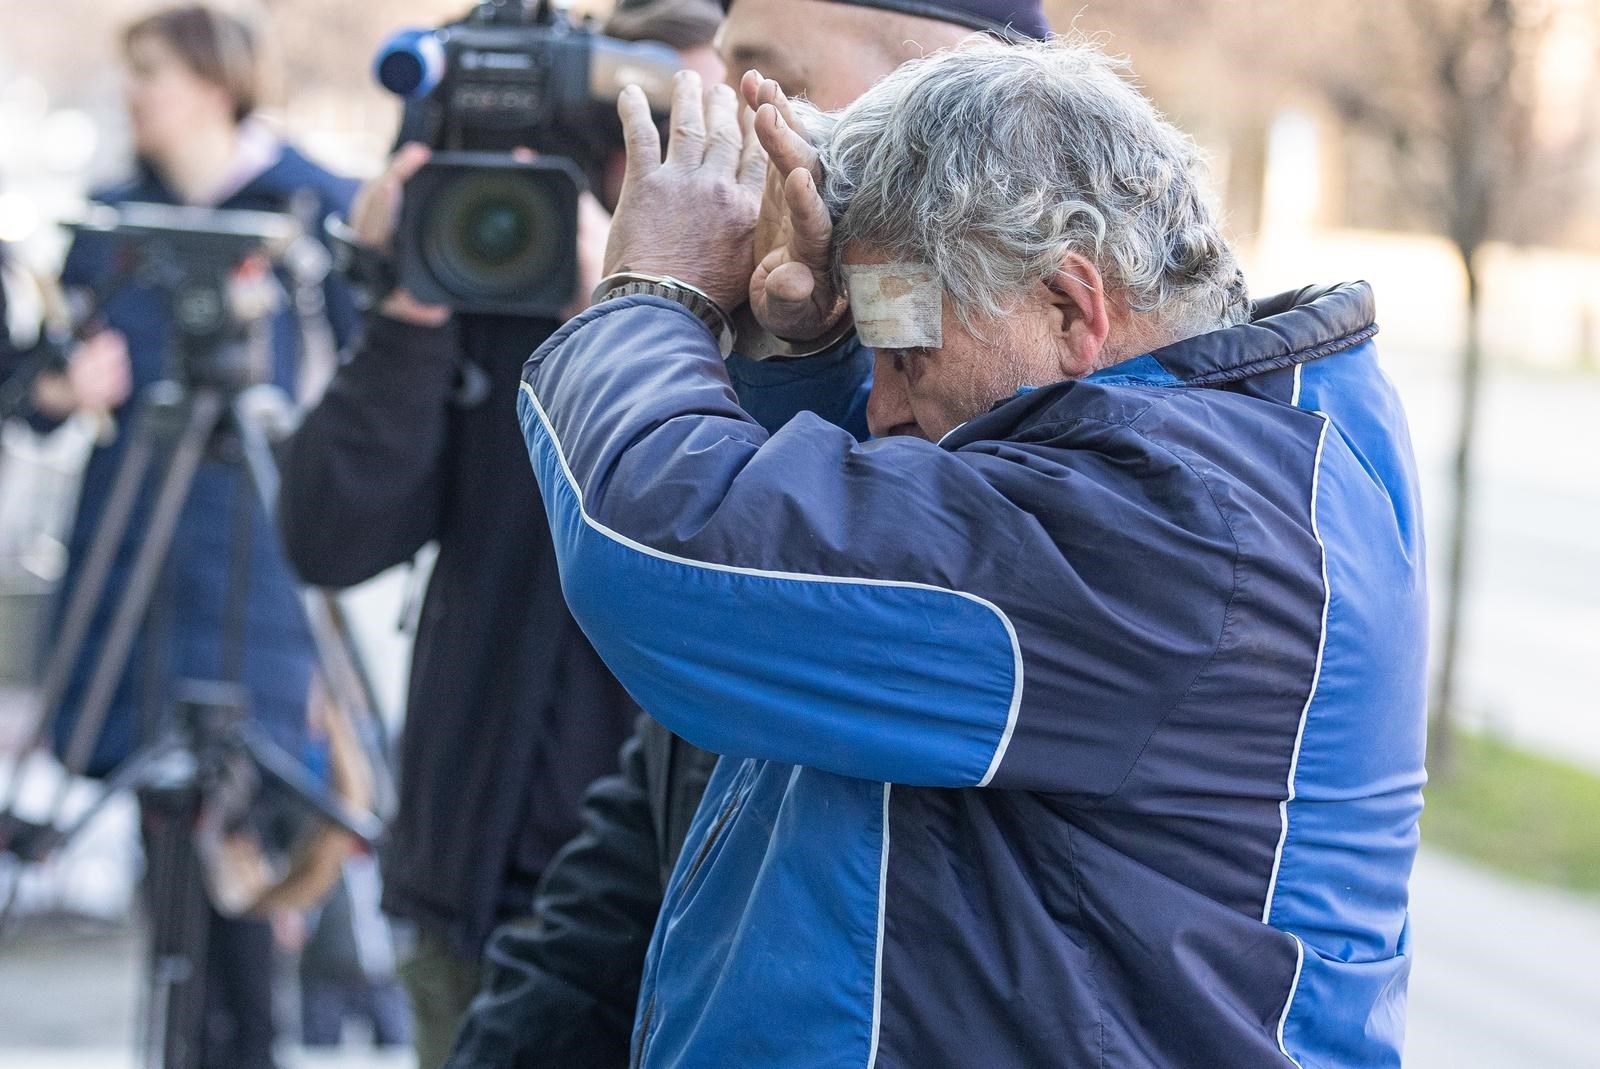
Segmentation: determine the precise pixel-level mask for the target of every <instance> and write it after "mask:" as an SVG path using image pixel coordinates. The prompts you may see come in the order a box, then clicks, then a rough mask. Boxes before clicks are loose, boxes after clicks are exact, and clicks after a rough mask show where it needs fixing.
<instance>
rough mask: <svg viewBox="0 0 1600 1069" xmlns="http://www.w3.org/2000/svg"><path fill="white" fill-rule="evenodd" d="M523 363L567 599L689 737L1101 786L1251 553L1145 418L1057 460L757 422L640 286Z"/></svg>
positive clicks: (860, 766) (685, 327) (1187, 665)
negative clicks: (1130, 553) (1142, 429)
mask: <svg viewBox="0 0 1600 1069" xmlns="http://www.w3.org/2000/svg"><path fill="white" fill-rule="evenodd" d="M525 377H526V381H525V383H524V390H523V396H522V399H521V402H520V405H519V412H520V416H521V420H522V425H523V430H524V434H525V437H526V440H527V444H528V447H529V451H530V455H531V457H532V459H533V464H534V470H535V474H536V476H537V478H538V480H539V483H540V486H541V489H542V490H543V496H544V501H545V505H546V509H547V511H548V513H549V518H550V523H551V529H552V533H553V535H554V539H555V544H556V547H557V553H558V557H559V560H560V563H561V575H562V584H563V588H564V590H565V592H566V595H567V600H568V602H569V604H570V605H571V607H572V610H573V613H574V615H575V616H576V618H577V619H578V621H579V622H580V623H581V624H582V625H583V627H584V629H585V631H586V632H587V633H588V635H589V637H590V639H591V641H592V642H593V643H594V645H595V647H596V649H597V650H598V651H599V652H600V653H601V655H602V656H603V657H605V659H606V660H607V662H608V664H609V665H610V666H611V668H612V670H613V671H614V672H615V673H616V674H617V676H618V677H619V678H620V679H621V680H622V682H623V683H624V684H625V685H626V686H627V687H628V689H629V690H630V692H631V693H633V694H634V696H635V697H636V698H637V699H638V700H639V702H640V704H641V705H642V706H643V707H644V709H645V710H646V711H647V712H649V713H650V714H651V715H653V716H655V717H656V718H657V719H658V720H660V721H662V722H663V723H664V724H665V725H666V726H667V727H669V728H670V729H672V730H673V731H676V732H677V733H678V734H680V735H682V736H683V737H685V738H686V739H688V740H689V741H690V742H692V743H694V744H695V745H697V746H700V747H703V748H705V749H709V750H713V751H716V752H719V753H723V754H728V755H733V756H745V757H761V758H767V759H771V760H778V761H783V762H787V763H792V764H801V765H807V766H811V767H815V768H820V769H823V770H826V771H830V772H835V773H838V774H841V775H848V776H854V777H858V778H862V779H871V780H880V781H889V782H896V783H906V784H912V785H919V786H941V787H966V786H985V785H993V786H1003V787H1019V788H1026V789H1034V790H1056V791H1063V792H1082V793H1095V794H1103V793H1108V792H1109V791H1111V790H1114V789H1115V787H1116V785H1117V784H1118V783H1119V782H1120V780H1121V779H1122V777H1123V776H1124V775H1126V773H1127V771H1128V769H1129V768H1130V767H1131V765H1132V763H1133V762H1134V761H1135V760H1136V759H1137V755H1138V752H1139V748H1140V747H1141V746H1142V744H1143V741H1144V739H1145V738H1147V737H1148V733H1149V731H1150V730H1153V729H1154V723H1153V722H1152V718H1159V717H1160V716H1161V715H1162V714H1163V713H1164V712H1165V711H1166V710H1168V709H1171V708H1172V707H1173V706H1174V705H1175V704H1176V703H1177V702H1178V701H1179V699H1180V698H1181V697H1182V695H1183V693H1184V690H1185V688H1186V687H1187V686H1188V685H1189V684H1190V683H1191V682H1192V680H1193V679H1194V677H1195V675H1196V674H1197V673H1198V671H1199V670H1200V667H1201V666H1202V665H1203V664H1204V663H1205V662H1206V661H1207V660H1208V658H1209V657H1210V656H1211V655H1212V653H1213V652H1214V650H1215V648H1216V644H1217V642H1218V640H1219V634H1220V630H1221V628H1222V626H1223V617H1224V611H1225V606H1226V602H1227V597H1228V594H1229V591H1230V588H1231V583H1232V574H1233V557H1234V554H1235V551H1236V547H1235V546H1234V544H1233V542H1232V539H1231V537H1230V535H1229V532H1228V530H1227V527H1226V524H1225V523H1224V522H1223V521H1222V519H1221V516H1220V513H1219V511H1218V509H1217V507H1216V505H1215V504H1214V502H1213V501H1212V500H1211V498H1210V497H1209V495H1208V494H1207V493H1206V492H1205V490H1204V487H1203V486H1202V485H1201V482H1200V479H1199V477H1198V476H1197V475H1196V474H1195V472H1194V470H1193V469H1192V466H1191V465H1190V464H1189V463H1187V462H1186V461H1185V460H1184V459H1183V458H1181V457H1178V456H1176V455H1174V454H1172V453H1171V451H1170V450H1166V449H1164V448H1162V447H1161V446H1159V445H1157V444H1156V443H1153V442H1150V441H1147V440H1146V439H1145V438H1144V437H1143V436H1142V435H1141V434H1140V433H1139V432H1138V430H1137V429H1136V428H1134V427H1132V426H1127V425H1118V426H1106V427H1103V428H1101V427H1096V428H1094V429H1093V432H1092V434H1091V435H1090V437H1091V438H1092V439H1093V440H1094V442H1095V445H1094V447H1093V448H1088V449H1081V450H1072V449H1060V448H1057V449H1053V450H1050V451H1040V450H1031V449H1029V448H1028V447H1027V446H1026V445H1023V444H1018V445H1014V444H1013V443H1010V442H998V443H986V444H983V445H981V446H980V447H977V448H973V449H963V450H961V451H953V450H950V449H945V448H941V447H939V446H936V445H933V444H932V443H929V442H925V441H920V440H912V439H905V438H897V439H889V440H884V441H877V442H872V443H868V444H866V445H862V444H860V443H858V442H857V441H856V440H855V439H854V438H853V437H852V436H851V435H850V434H848V433H847V432H845V431H843V430H841V429H840V428H838V427H835V426H832V425H830V424H828V423H826V422H825V421H823V420H822V419H820V418H818V417H816V416H815V415H812V414H809V413H803V414H801V415H799V416H797V417H795V418H794V419H792V420H790V421H789V422H787V423H786V424H784V425H783V427H782V428H781V429H779V430H778V431H777V432H776V433H770V434H769V433H768V432H767V431H766V430H765V429H763V428H762V427H761V426H760V425H759V424H758V423H756V422H755V421H754V420H753V419H751V418H750V416H749V415H748V414H747V413H746V412H745V411H744V410H742V409H741V408H740V406H739V404H738V401H737V398H736V395H735V393H734V390H733V388H732V384H731V382H730V380H729V378H728V375H727V373H726V371H725V370H724V365H723V362H722V361H721V360H720V359H718V356H717V350H716V346H715V344H714V342H713V340H712V339H711V336H710V333H709V332H708V331H706V330H705V328H704V327H703V326H701V325H700V324H699V323H698V321H697V320H695V319H694V318H693V317H692V316H690V315H689V314H688V313H687V312H686V311H685V310H683V309H682V308H680V307H679V306H677V305H674V304H672V303H671V302H666V301H660V300H656V299H653V298H643V297H638V298H625V299H621V300H617V301H611V302H607V303H606V304H604V305H601V306H600V307H598V308H596V309H591V310H590V311H589V312H587V313H585V314H584V315H582V316H580V317H578V318H577V319H575V320H573V321H572V322H571V323H569V324H568V325H567V326H566V327H564V328H563V329H562V330H561V331H560V332H558V333H557V334H556V335H555V336H554V337H553V338H552V339H551V340H550V342H548V343H547V344H546V345H545V346H543V347H542V348H541V349H540V350H539V352H538V353H536V354H535V356H534V358H533V359H532V360H531V361H530V362H529V366H528V369H527V372H526V376H525ZM1045 484H1048V485H1047V486H1045ZM1034 495H1037V500H1035V499H1034ZM1039 502H1043V503H1044V504H1043V505H1042V506H1041V505H1040V504H1039ZM1130 533H1143V534H1145V535H1147V537H1145V538H1144V539H1143V540H1142V541H1141V542H1140V543H1139V544H1140V546H1141V548H1140V551H1139V556H1138V558H1137V559H1132V560H1128V559H1125V558H1126V550H1125V549H1121V548H1115V549H1114V548H1112V547H1123V546H1125V545H1126V544H1127V543H1128V541H1129V538H1128V535H1129V534H1130ZM1064 547H1065V548H1064ZM1080 547H1081V553H1080V552H1079V549H1080ZM1119 552H1121V553H1122V555H1123V558H1124V559H1120V560H1119V557H1118V553H1119ZM1175 591H1176V592H1181V593H1180V595H1179V596H1171V595H1172V594H1173V592H1175ZM1185 595H1186V596H1185Z"/></svg>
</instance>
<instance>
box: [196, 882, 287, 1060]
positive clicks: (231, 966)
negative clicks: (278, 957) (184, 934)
mask: <svg viewBox="0 0 1600 1069" xmlns="http://www.w3.org/2000/svg"><path fill="white" fill-rule="evenodd" d="M207 934H208V938H207V940H206V1036H205V1044H204V1047H203V1048H202V1056H201V1066H202V1069H272V1066H273V1065H274V1062H273V1060H272V1040H273V1035H274V1028H273V1020H272V974H273V956H272V926H271V925H270V924H269V923H267V922H266V921H259V920H237V919H231V918H228V917H224V916H222V915H221V914H219V913H217V912H216V911H215V910H211V926H210V930H209V932H208V933H207Z"/></svg>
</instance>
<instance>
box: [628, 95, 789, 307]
mask: <svg viewBox="0 0 1600 1069" xmlns="http://www.w3.org/2000/svg"><path fill="white" fill-rule="evenodd" d="M741 110H742V109H741V108H740V107H739V99H738V96H737V94H735V93H734V91H733V90H732V89H729V88H728V87H727V86H725V85H714V86H712V87H711V89H710V90H709V91H705V92H702V90H701V83H700V76H699V75H698V74H696V73H694V72H693V71H680V72H679V73H678V75H677V76H676V79H675V80H674V82H673V94H672V119H671V132H672V136H671V138H670V140H669V142H668V145H667V154H666V158H665V159H663V158H662V156H661V138H660V136H659V135H658V134H657V132H656V125H655V120H654V119H653V118H652V117H651V115H650V105H649V102H648V101H647V100H646V99H645V95H644V93H643V91H642V90H640V89H639V88H638V87H636V86H629V87H628V88H627V89H625V90H623V92H622V96H621V97H620V98H618V101H617V112H618V114H619V115H620V116H621V117H622V130H623V139H624V141H625V142H626V145H627V152H628V170H627V175H626V177H625V178H624V179H623V183H622V195H621V197H620V199H619V201H618V203H617V211H616V215H615V216H613V217H612V222H611V236H610V240H609V241H608V242H607V245H606V258H605V270H606V273H607V274H612V273H614V272H617V271H640V272H644V273H646V274H656V275H672V276H674V277H676V278H679V279H682V280H683V281H684V282H687V283H689V284H690V285H693V286H697V287H699V288H700V289H702V290H704V291H705V292H706V294H707V295H708V296H710V297H711V299H712V300H714V301H716V302H717V304H719V305H720V306H721V307H722V308H723V309H724V310H731V309H733V308H735V307H737V306H738V305H739V304H741V303H743V301H744V299H745V294H746V291H747V288H748V286H749V282H750V278H751V272H752V270H753V269H754V266H755V245H754V236H755V225H756V218H757V216H758V215H759V214H760V211H761V192H762V188H763V185H764V183H765V181H766V170H767V158H766V154H765V153H764V152H762V150H761V145H760V143H759V142H758V140H757V139H756V136H755V134H754V133H753V131H752V128H751V123H750V122H748V121H747V120H744V119H743V118H742V116H741Z"/></svg>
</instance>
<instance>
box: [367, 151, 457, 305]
mask: <svg viewBox="0 0 1600 1069" xmlns="http://www.w3.org/2000/svg"><path fill="white" fill-rule="evenodd" d="M432 155H433V153H432V151H431V150H430V149H429V148H428V147H427V146H426V145H419V144H417V143H416V142H412V143H410V144H406V145H402V146H401V147H400V151H398V152H396V153H395V154H394V156H393V157H392V158H391V159H390V160H389V166H388V167H387V168H385V169H384V172H383V173H382V174H380V175H379V176H378V177H376V178H374V179H372V180H371V181H370V182H368V183H366V184H365V185H363V186H362V187H361V188H360V189H359V190H358V191H357V192H356V197H355V201H354V202H353V203H352V204H351V206H350V229H351V230H352V231H354V233H355V238H356V241H357V242H359V243H360V244H362V245H365V246H366V247H367V248H370V249H377V250H378V251H379V252H381V253H383V254H384V255H385V256H392V255H393V254H394V232H395V228H396V227H397V226H399V224H400V204H401V200H402V198H403V197H404V195H405V185H406V183H407V182H409V181H410V180H411V176H412V175H414V174H416V173H417V172H418V171H420V170H421V169H422V167H423V165H424V164H426V163H427V162H428V160H429V158H430V157H431V156H432ZM378 311H379V313H380V314H382V315H385V316H388V317H389V318H391V319H398V320H400V321H402V322H405V323H412V324H415V325H417V326H421V327H438V326H443V325H444V323H445V321H446V320H448V319H449V318H450V309H449V308H447V307H445V306H444V305H437V304H423V303H422V302H420V301H418V300H417V299H416V298H415V297H413V296H412V295H411V294H410V293H408V292H407V291H405V290H403V289H397V290H395V291H394V292H393V293H391V294H389V296H387V297H385V298H384V300H383V303H382V304H381V305H379V306H378Z"/></svg>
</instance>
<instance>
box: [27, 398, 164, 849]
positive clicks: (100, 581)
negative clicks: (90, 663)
mask: <svg viewBox="0 0 1600 1069" xmlns="http://www.w3.org/2000/svg"><path fill="white" fill-rule="evenodd" d="M146 415H148V413H146ZM154 455H155V442H154V436H153V432H152V430H151V428H150V421H149V419H147V418H140V419H136V420H135V421H134V427H133V432H132V437H131V438H130V439H129V441H128V448H127V452H126V453H124V454H123V455H122V461H121V463H120V464H119V465H118V467H117V474H116V477H115V479H114V480H113V482H112V490H111V499H110V500H109V501H108V502H107V503H106V511H105V513H104V514H103V515H102V516H101V518H100V527H99V529H98V530H97V531H95V536H94V541H93V542H92V543H91V544H90V547H89V555H88V556H87V557H86V558H85V559H84V565H83V571H82V573H81V574H80V575H79V576H78V583H77V586H76V587H74V588H73V591H72V598H71V599H70V600H69V601H68V602H67V606H66V612H65V614H64V615H63V617H62V623H61V631H60V634H59V636H58V637H57V640H56V644H55V646H54V648H53V649H52V650H51V651H50V659H49V660H48V661H47V662H46V664H45V668H44V678H43V679H42V680H41V682H40V685H39V690H40V695H39V715H38V719H37V721H36V723H35V725H34V729H33V734H32V736H31V737H30V738H29V740H28V742H27V744H26V745H25V746H24V747H23V748H22V749H21V750H20V751H19V752H18V757H17V764H16V768H15V769H14V770H13V771H12V775H11V779H10V782H9V783H8V784H7V785H6V798H5V802H4V803H3V804H0V824H3V818H4V816H9V815H10V814H11V813H12V812H13V811H14V810H15V809H16V804H17V799H18V797H19V796H20V794H21V790H22V767H23V761H25V760H26V759H27V757H28V755H29V754H31V753H33V751H35V750H37V749H38V748H39V747H40V746H42V745H44V742H45V738H46V737H47V736H48V735H49V733H50V728H51V726H52V725H53V724H54V722H55V718H56V715H57V713H58V711H59V706H60V704H61V699H62V696H63V695H65V693H66V690H67V683H68V682H69V681H70V679H71V678H72V670H73V668H74V667H75V666H76V665H77V663H78V656H79V654H80V653H82V651H83V643H84V639H86V638H87V637H88V634H89V626H90V624H91V623H92V622H93V620H94V614H95V610H96V609H97V608H98V607H99V605H100V599H101V597H102V595H103V594H104V593H105V587H106V580H107V579H108V578H109V577H110V575H111V566H112V564H113V563H114V562H115V560H116V557H117V550H118V549H119V548H120V547H121V545H122V539H123V537H124V536H125V535H126V534H127V531H128V522H129V520H130V519H131V518H132V516H133V509H134V505H135V504H136V503H137V502H138V499H139V491H140V489H141V488H142V487H143V486H144V480H145V473H146V472H147V471H148V470H149V468H150V461H151V459H152V458H153V457H154ZM3 835H4V828H3V827H0V836H3ZM3 845H4V843H3V842H0V846H3Z"/></svg>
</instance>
